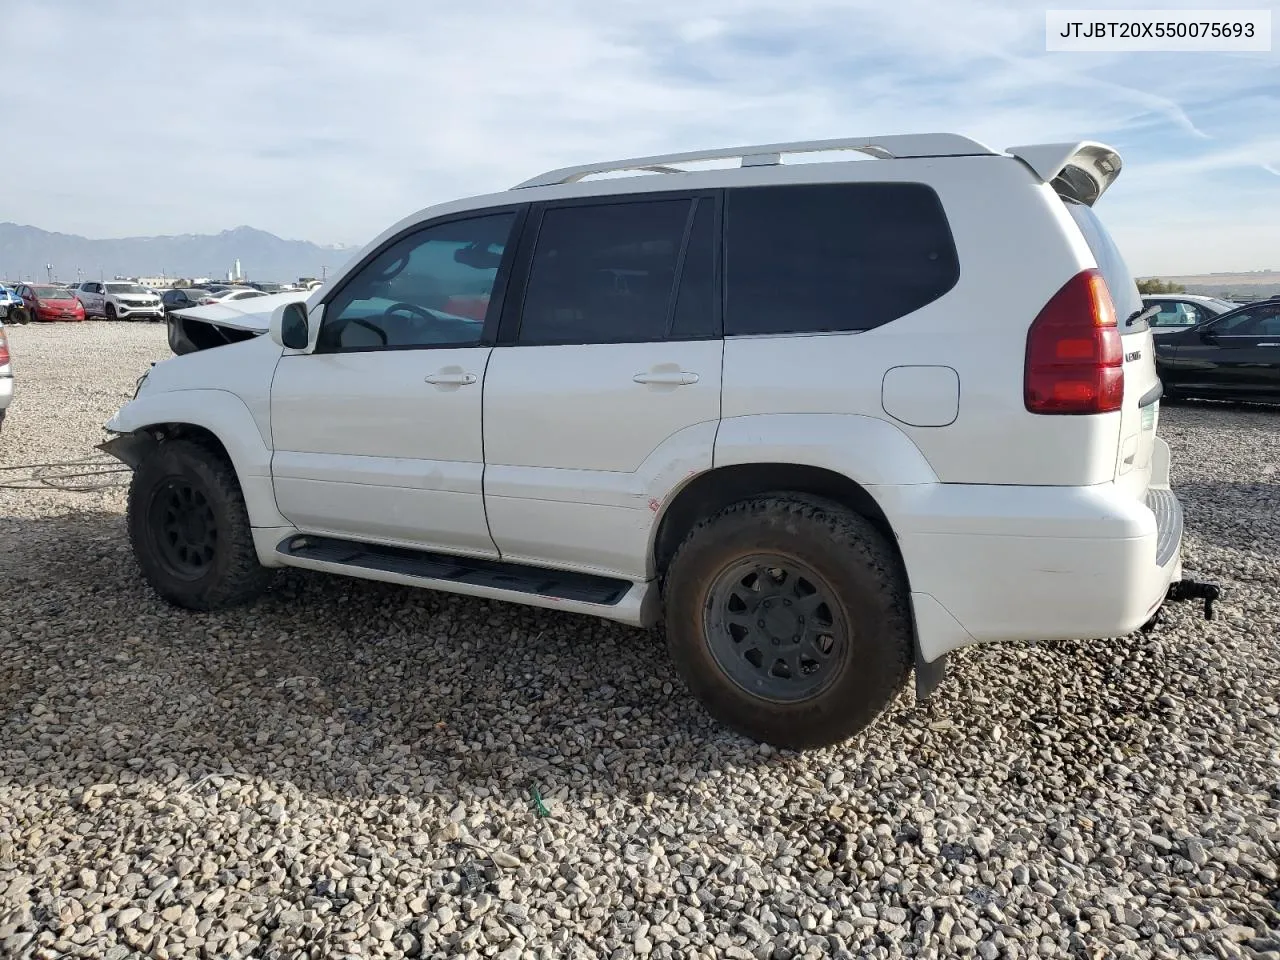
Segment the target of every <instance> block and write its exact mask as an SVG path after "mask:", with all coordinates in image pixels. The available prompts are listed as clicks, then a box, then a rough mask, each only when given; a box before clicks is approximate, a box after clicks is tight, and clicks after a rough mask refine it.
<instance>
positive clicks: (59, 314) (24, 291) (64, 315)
mask: <svg viewBox="0 0 1280 960" xmlns="http://www.w3.org/2000/svg"><path fill="white" fill-rule="evenodd" d="M18 296H20V297H22V308H23V310H25V311H26V314H27V317H28V318H29V319H31V320H83V319H84V318H85V312H84V307H83V306H81V304H80V301H79V300H77V299H76V298H75V296H74V295H73V294H72V293H71V291H70V290H68V289H67V288H66V287H56V286H53V285H51V284H47V283H35V284H32V283H24V284H21V285H20V286H19V287H18Z"/></svg>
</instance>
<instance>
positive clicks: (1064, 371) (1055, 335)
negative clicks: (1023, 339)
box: [1023, 269, 1124, 414]
mask: <svg viewBox="0 0 1280 960" xmlns="http://www.w3.org/2000/svg"><path fill="white" fill-rule="evenodd" d="M1023 396H1024V400H1025V402H1026V405H1027V409H1028V410H1030V411H1031V412H1032V413H1053V414H1089V413H1109V412H1110V411H1112V410H1119V409H1120V407H1121V405H1122V403H1123V401H1124V348H1123V346H1122V345H1121V343H1120V328H1119V327H1118V326H1117V325H1116V308H1115V306H1114V304H1112V302H1111V294H1110V292H1109V291H1108V290H1107V284H1106V281H1105V280H1103V279H1102V274H1100V273H1099V272H1098V271H1097V270H1094V269H1090V270H1082V271H1081V272H1080V273H1077V274H1076V275H1075V276H1074V277H1072V278H1071V279H1070V280H1068V281H1067V282H1066V283H1065V284H1063V286H1062V289H1061V290H1059V291H1058V292H1057V293H1055V294H1054V295H1053V296H1052V297H1051V298H1050V299H1049V302H1048V303H1046V304H1045V305H1044V309H1042V310H1041V311H1040V314H1039V316H1037V317H1036V319H1035V321H1034V322H1033V323H1032V324H1031V329H1030V330H1029V331H1028V333H1027V363H1026V369H1025V373H1024V379H1023Z"/></svg>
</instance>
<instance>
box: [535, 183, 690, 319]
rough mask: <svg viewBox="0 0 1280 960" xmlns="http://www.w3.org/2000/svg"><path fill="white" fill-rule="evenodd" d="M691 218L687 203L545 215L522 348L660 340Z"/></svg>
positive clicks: (587, 207)
mask: <svg viewBox="0 0 1280 960" xmlns="http://www.w3.org/2000/svg"><path fill="white" fill-rule="evenodd" d="M692 211H693V205H692V201H691V200H687V199H679V200H648V201H640V202H629V203H601V204H576V205H573V206H566V207H554V208H552V209H549V210H547V212H546V213H545V214H544V215H543V218H542V226H541V228H540V229H539V231H538V241H537V246H536V247H535V249H534V254H533V262H532V266H531V267H530V274H529V282H528V287H527V289H526V292H525V300H524V309H523V311H522V315H521V320H520V335H519V341H520V343H524V344H557V343H558V344H570V343H629V342H639V341H655V340H663V339H665V338H666V335H667V329H668V321H669V319H670V317H671V309H672V298H673V296H674V294H675V279H676V270H677V268H678V267H679V265H680V256H681V251H682V247H683V246H684V240H685V234H686V232H687V231H688V227H689V225H690V214H691V212H692ZM688 256H693V260H694V262H699V261H700V258H699V257H698V256H697V255H696V254H691V253H689V252H686V257H688ZM691 266H692V264H691ZM689 296H690V297H691V298H696V297H697V292H696V291H691V292H690V294H689Z"/></svg>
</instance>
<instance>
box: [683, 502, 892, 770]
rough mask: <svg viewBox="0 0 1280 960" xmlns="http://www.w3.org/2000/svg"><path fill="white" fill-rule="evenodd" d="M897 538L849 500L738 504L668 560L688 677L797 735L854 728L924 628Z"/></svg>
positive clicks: (822, 741) (767, 735)
mask: <svg viewBox="0 0 1280 960" xmlns="http://www.w3.org/2000/svg"><path fill="white" fill-rule="evenodd" d="M907 593H908V592H907V588H906V578H905V575H904V573H903V571H902V568H901V562H900V561H899V559H898V555H897V553H896V551H894V549H893V547H892V546H891V545H890V544H889V542H888V541H887V540H886V539H885V538H884V537H883V536H882V535H881V534H880V533H879V532H878V531H877V530H876V529H875V528H874V527H873V526H872V525H871V523H870V522H869V521H867V520H866V519H865V518H864V517H861V516H858V515H857V514H854V513H852V512H850V511H848V510H846V509H844V508H842V507H840V506H839V505H838V504H835V503H831V502H828V501H823V500H817V499H810V498H807V497H801V496H789V495H788V496H776V497H761V498H758V499H753V500H749V501H744V502H742V503H738V504H734V505H732V506H729V507H727V508H725V509H724V510H722V511H721V512H720V513H718V514H716V515H715V516H713V517H710V518H708V519H707V520H704V521H703V522H702V523H700V524H699V525H698V526H697V527H695V528H694V530H693V531H692V532H691V533H690V534H689V536H688V537H687V538H686V539H685V541H684V543H683V544H681V546H680V548H679V549H678V550H677V552H676V554H675V556H674V557H673V558H672V561H671V565H670V567H669V569H668V573H667V577H666V581H665V588H664V598H665V601H666V628H667V642H668V645H669V647H670V651H671V655H672V657H673V659H674V660H675V663H676V666H677V668H678V669H679V671H680V673H681V675H682V676H683V677H684V680H685V682H686V684H687V685H688V686H689V688H690V690H691V691H692V692H693V693H694V695H695V696H697V697H698V698H699V700H701V701H702V703H703V705H704V706H705V707H706V708H707V710H708V712H709V713H711V714H712V715H713V716H714V717H716V718H717V719H719V720H720V721H722V722H723V723H725V724H727V725H728V726H730V727H733V728H734V729H736V730H738V731H740V732H742V733H744V734H746V735H748V736H750V737H753V738H755V739H757V740H763V741H766V742H769V743H772V744H776V745H778V746H783V747H791V748H795V749H804V748H809V747H821V746H827V745H830V744H834V743H838V742H840V741H843V740H846V739H848V738H849V737H851V736H853V735H854V734H856V733H858V732H859V731H860V730H862V729H864V728H865V727H866V726H868V725H869V724H870V723H871V722H872V721H873V720H874V719H875V718H876V716H877V715H878V714H879V713H880V712H881V711H882V710H883V709H884V707H885V706H886V705H887V704H888V703H889V702H890V701H892V700H893V698H894V697H895V696H896V695H897V693H898V691H899V690H900V689H901V687H902V685H903V683H904V681H905V680H906V677H907V674H908V672H909V670H910V665H911V659H912V651H913V642H914V634H913V630H912V627H911V618H910V613H909V609H908V595H907Z"/></svg>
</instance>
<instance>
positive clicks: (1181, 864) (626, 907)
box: [0, 323, 1280, 960]
mask: <svg viewBox="0 0 1280 960" xmlns="http://www.w3.org/2000/svg"><path fill="white" fill-rule="evenodd" d="M11 339H12V344H13V350H14V354H15V360H16V366H17V370H18V374H19V381H18V389H19V394H18V399H17V400H16V402H15V404H14V406H13V408H12V413H11V416H10V418H9V421H8V423H7V424H6V427H5V431H4V435H3V438H2V439H0V465H10V464H18V463H30V462H37V461H41V462H42V461H47V460H62V459H70V458H73V457H80V456H84V455H85V454H86V453H88V452H90V450H91V445H92V444H94V443H96V442H98V441H99V440H100V439H101V437H102V433H101V424H102V423H103V422H104V421H105V420H106V419H107V417H108V416H109V415H110V413H111V412H112V411H113V410H114V409H115V408H116V407H117V406H118V405H119V404H120V403H121V402H123V401H124V400H125V399H127V397H128V395H129V394H130V393H131V391H132V386H133V381H134V379H135V378H136V377H137V375H138V374H139V373H140V372H141V371H142V370H143V369H144V368H145V365H146V362H147V361H149V360H151V359H159V358H161V357H163V356H165V355H166V354H167V349H166V347H165V344H164V337H163V331H162V330H161V328H160V327H159V326H154V325H145V326H144V325H138V326H135V325H129V324H107V323H89V324H82V325H78V326H71V325H68V326H51V327H18V328H11ZM1161 432H1162V434H1163V435H1164V436H1165V437H1166V438H1168V439H1169V441H1170V443H1171V444H1172V445H1173V448H1174V455H1175V470H1176V476H1175V481H1176V484H1177V487H1178V490H1179V492H1180V493H1181V495H1182V496H1183V498H1184V503H1185V505H1186V509H1187V514H1188V524H1189V531H1188V539H1187V542H1186V566H1187V568H1188V571H1189V573H1190V574H1191V575H1194V576H1198V577H1200V578H1202V579H1211V580H1214V581H1217V582H1219V583H1221V584H1222V585H1223V586H1224V588H1225V590H1226V593H1225V596H1224V598H1223V600H1222V601H1221V603H1220V605H1219V608H1218V619H1216V620H1214V621H1212V622H1205V621H1203V620H1202V619H1200V617H1199V610H1198V605H1196V604H1179V605H1175V606H1174V609H1172V611H1171V612H1170V614H1169V617H1168V623H1167V624H1166V625H1165V626H1163V627H1162V628H1160V630H1158V631H1157V632H1156V633H1154V634H1153V635H1151V636H1146V637H1144V636H1140V635H1139V636H1133V637H1128V638H1125V639H1123V640H1118V641H1111V642H1098V643H1075V642H1072V643H1041V644H1027V645H1007V646H1003V647H989V648H985V649H973V650H968V651H965V652H963V653H962V654H961V655H959V656H957V657H955V658H954V660H953V671H952V674H951V676H950V678H949V679H948V680H947V681H946V683H945V684H944V685H943V687H942V688H941V689H940V691H939V693H938V696H937V698H936V700H935V701H934V702H933V703H932V704H930V705H928V706H926V707H917V706H915V705H914V704H913V703H911V702H910V700H909V699H908V698H906V697H904V698H902V700H900V702H899V703H898V704H897V705H896V707H895V708H894V709H893V710H892V711H891V712H890V713H889V714H887V715H886V716H885V717H884V718H883V719H882V720H881V722H879V723H878V724H877V725H876V726H875V727H874V728H873V729H872V730H870V731H868V732H867V733H865V734H864V735H863V736H862V737H860V738H858V739H857V740H855V741H852V742H850V743H848V744H847V745H845V746H843V747H841V748H838V749H829V750H825V751H820V752H815V753H811V754H805V755H802V756H796V755H791V754H785V753H781V754H780V753H775V752H774V751H772V750H769V749H768V748H762V747H759V746H757V745H755V744H753V743H751V742H748V741H746V740H744V739H742V738H739V737H736V736H734V735H732V734H729V733H726V732H725V731H724V730H722V729H720V728H719V727H717V726H716V725H714V724H713V723H712V722H710V721H709V720H708V719H706V718H705V716H704V715H703V714H702V713H701V712H700V711H699V709H698V708H697V707H696V706H695V705H694V704H693V703H692V702H691V701H690V700H689V698H688V697H686V696H685V694H684V692H683V690H682V689H681V687H680V685H679V681H678V680H677V678H676V676H675V675H674V673H673V671H672V669H671V667H670V666H668V664H667V661H666V658H665V656H664V654H663V652H662V649H661V645H660V643H659V642H658V641H657V639H656V638H655V637H653V636H651V635H649V634H646V633H643V632H639V631H635V630H630V629H626V628H622V627H618V626H614V625H610V624H606V623H603V622H596V621H593V620H590V619H585V618H580V617H575V616H570V615H563V614H555V613H551V612H542V611H537V610H531V609H524V608H520V607H515V606H503V605H499V604H493V603H486V602H481V601H476V600H471V599H463V598H452V597H448V596H445V595H438V594H432V593H429V592H424V591H413V590H408V589H400V588H396V587H390V586H384V585H379V584H371V583H361V582H359V581H355V580H341V579H336V578H324V577H319V576H310V575H304V574H298V573H290V574H286V575H284V576H282V577H281V578H280V581H279V584H278V586H277V587H276V588H275V589H274V590H273V591H272V592H271V593H270V594H269V595H268V596H267V597H266V598H265V599H264V600H263V601H262V602H261V603H259V604H258V605H256V606H255V607H253V608H251V609H245V610H239V611H235V612H231V613H224V614H217V615H193V614H189V613H183V612H179V611H177V610H174V609H171V608H169V607H167V606H165V605H164V604H163V603H161V602H159V601H157V600H156V599H155V598H154V597H153V596H152V595H151V594H150V593H149V592H148V590H147V589H146V588H145V587H144V586H143V585H142V583H141V580H140V578H139V574H138V571H137V569H136V567H135V566H134V562H133V559H132V557H131V555H130V552H129V549H128V546H127V543H126V538H125V534H124V528H123V520H122V511H123V494H122V489H121V488H119V487H116V488H113V489H109V490H105V491H101V492H97V493H78V494H77V493H64V492H53V491H45V492H12V491H0V544H3V548H2V549H0V583H2V584H3V589H2V590H0V955H3V956H6V957H63V956H75V957H80V956H83V957H88V956H94V957H110V958H122V957H128V956H150V957H158V958H165V957H188V956H190V957H215V956H216V957H233V956H242V957H244V956H253V957H264V958H265V957H280V958H283V957H322V956H323V957H330V956H333V957H337V956H361V957H367V956H401V955H417V954H420V955H423V956H465V957H495V956H496V957H502V958H516V957H546V958H552V957H555V958H562V957H571V958H572V957H582V958H586V957H602V958H603V957H607V958H614V957H630V956H644V955H649V956H653V957H728V958H752V957H754V958H768V957H778V958H792V957H802V956H803V957H819V956H823V957H849V956H859V957H862V956H869V957H893V956H918V957H953V956H978V957H981V958H983V960H992V958H996V957H1031V956H1043V957H1057V956H1066V957H1087V958H1090V960H1093V958H1099V957H1181V956H1195V957H1250V956H1260V957H1265V958H1268V960H1275V958H1280V915H1278V914H1277V908H1278V907H1280V882H1278V879H1277V864H1278V863H1280V700H1278V699H1277V698H1278V696H1280V682H1278V680H1280V640H1278V639H1277V637H1278V635H1280V591H1278V590H1277V587H1278V586H1280V582H1278V581H1280V575H1278V573H1277V562H1276V557H1277V556H1280V474H1278V473H1277V467H1276V464H1277V462H1280V413H1278V412H1276V411H1267V410H1260V409H1240V408H1232V407H1220V406H1214V405H1199V406H1180V407H1175V408H1172V409H1168V410H1166V411H1164V412H1163V420H1162V425H1161ZM533 788H537V789H538V790H539V791H540V793H541V797H542V798H543V800H544V801H545V807H546V809H547V811H548V813H547V815H545V816H543V815H541V814H540V812H539V811H538V810H537V808H536V805H535V803H534V801H533V800H532V799H531V790H532V789H533Z"/></svg>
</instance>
